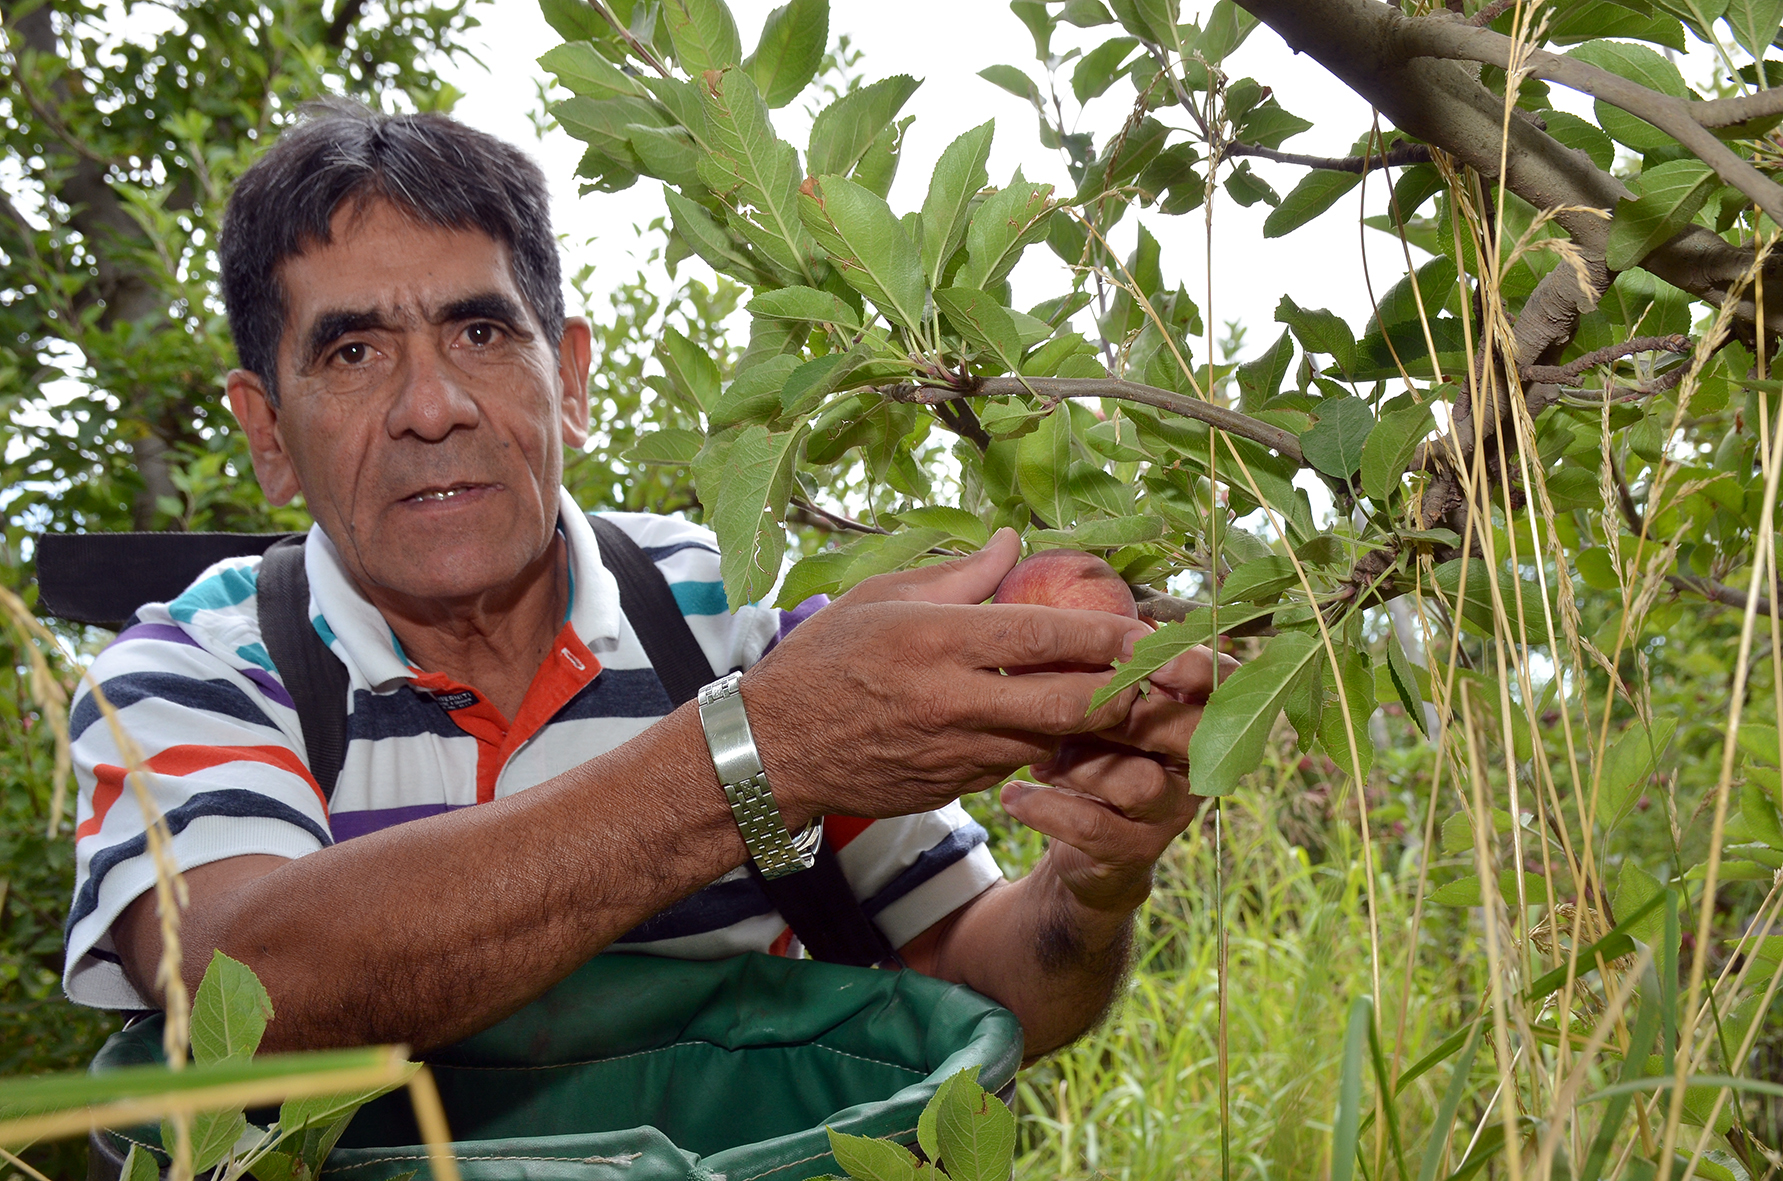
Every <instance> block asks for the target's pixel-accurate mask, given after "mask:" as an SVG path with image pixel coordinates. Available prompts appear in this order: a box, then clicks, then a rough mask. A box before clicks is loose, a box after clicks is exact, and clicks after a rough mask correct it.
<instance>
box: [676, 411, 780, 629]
mask: <svg viewBox="0 0 1783 1181" xmlns="http://www.w3.org/2000/svg"><path fill="white" fill-rule="evenodd" d="M805 433H806V431H805V428H800V429H798V430H792V431H781V432H774V431H770V430H768V428H767V427H765V426H759V425H758V426H748V427H744V428H743V429H742V430H741V431H740V432H739V433H738V434H737V436H736V438H735V439H734V440H733V441H731V442H730V444H729V445H728V446H726V447H723V448H722V449H719V448H714V447H713V446H712V444H711V442H710V441H708V443H707V448H706V450H705V451H704V452H702V453H701V458H700V459H699V460H698V461H696V463H695V464H694V481H695V486H696V488H697V489H698V491H699V496H700V502H701V503H702V504H704V505H706V506H707V513H708V514H709V515H708V517H707V520H708V521H710V522H711V524H712V527H713V529H714V530H715V531H716V532H717V534H718V548H719V552H720V553H721V554H723V557H722V558H721V559H720V561H719V571H720V573H721V574H722V575H723V577H724V590H725V595H726V596H727V598H728V600H729V602H730V609H731V610H732V611H736V610H737V609H738V608H740V607H742V606H744V605H745V604H747V603H753V602H758V601H760V600H762V599H764V598H766V597H767V594H768V592H769V591H770V590H772V589H773V587H774V583H775V582H776V581H777V580H778V579H779V577H780V559H781V558H782V557H784V556H785V554H786V529H785V528H784V527H783V526H782V525H781V521H782V520H784V519H785V516H786V502H787V498H788V497H789V496H791V494H792V473H793V459H794V457H795V456H796V455H797V454H798V449H799V445H800V444H801V443H803V442H804V438H805Z"/></svg>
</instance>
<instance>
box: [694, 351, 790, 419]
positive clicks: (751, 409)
mask: <svg viewBox="0 0 1783 1181" xmlns="http://www.w3.org/2000/svg"><path fill="white" fill-rule="evenodd" d="M799 364H800V361H799V358H798V357H796V356H793V355H791V354H787V353H782V354H781V355H779V356H777V357H770V358H768V359H767V360H766V361H761V362H758V363H757V364H755V365H752V366H750V367H749V368H748V369H746V370H744V371H743V372H742V373H739V374H737V376H736V378H735V379H734V380H733V381H732V382H731V383H730V385H729V386H727V387H726V388H725V391H724V393H723V394H721V395H719V398H718V401H717V403H716V404H715V405H714V406H713V407H712V410H711V413H709V414H708V415H707V416H706V426H707V429H708V430H711V431H722V430H725V429H727V428H729V427H733V426H744V425H748V424H750V423H761V424H763V425H767V424H769V423H776V422H778V421H779V419H780V418H781V416H782V413H783V410H784V407H783V405H782V403H781V400H780V394H781V391H782V390H784V389H785V388H786V383H787V381H788V379H790V378H791V377H792V375H793V371H794V370H795V369H797V368H798V367H799Z"/></svg>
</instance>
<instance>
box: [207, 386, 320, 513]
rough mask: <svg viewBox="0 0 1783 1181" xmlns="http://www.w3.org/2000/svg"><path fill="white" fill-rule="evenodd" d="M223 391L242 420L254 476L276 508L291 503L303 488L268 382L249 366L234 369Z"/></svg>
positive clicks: (238, 417)
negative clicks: (287, 449) (286, 448)
mask: <svg viewBox="0 0 1783 1181" xmlns="http://www.w3.org/2000/svg"><path fill="white" fill-rule="evenodd" d="M224 394H225V395H226V396H227V397H228V399H229V409H230V410H232V411H234V412H235V421H237V422H239V423H241V429H242V433H243V434H245V435H246V436H247V437H248V454H249V455H250V456H252V457H253V460H254V477H255V478H256V479H258V480H259V481H260V491H262V492H264V493H265V494H266V499H267V500H268V501H269V502H270V503H271V504H272V505H273V507H275V508H276V507H278V506H280V505H285V504H290V503H291V499H292V498H293V497H294V496H296V495H297V494H298V493H299V492H301V491H302V489H301V488H300V487H298V484H297V469H296V468H295V467H293V466H292V464H291V456H290V454H289V453H288V452H287V451H286V450H285V444H284V442H283V440H281V439H280V438H279V431H278V425H279V411H278V407H276V406H274V405H273V404H272V399H270V398H268V397H267V396H266V386H265V385H264V384H263V383H262V382H261V380H260V378H259V377H258V376H257V375H255V374H253V373H249V372H248V371H247V370H246V369H231V370H230V371H229V377H228V379H227V381H226V382H225V384H224Z"/></svg>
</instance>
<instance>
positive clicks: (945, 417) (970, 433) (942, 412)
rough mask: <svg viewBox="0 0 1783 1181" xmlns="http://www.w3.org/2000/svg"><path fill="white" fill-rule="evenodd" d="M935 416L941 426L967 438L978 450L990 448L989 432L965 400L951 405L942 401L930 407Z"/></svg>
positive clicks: (982, 450)
mask: <svg viewBox="0 0 1783 1181" xmlns="http://www.w3.org/2000/svg"><path fill="white" fill-rule="evenodd" d="M931 409H932V410H934V412H935V417H936V418H939V419H940V420H941V423H942V425H943V426H945V427H946V428H947V429H948V430H950V431H952V432H953V433H954V434H956V435H958V436H959V437H960V438H962V439H969V440H971V441H972V443H973V445H974V446H976V447H977V448H978V450H979V451H981V452H984V451H989V450H990V449H991V436H990V432H989V431H987V430H985V429H984V426H983V424H982V423H980V422H979V421H978V415H977V413H976V412H974V411H973V409H972V407H971V405H970V404H968V403H966V402H955V403H953V404H951V405H949V404H947V403H945V402H943V403H938V404H937V405H935V406H933V407H931Z"/></svg>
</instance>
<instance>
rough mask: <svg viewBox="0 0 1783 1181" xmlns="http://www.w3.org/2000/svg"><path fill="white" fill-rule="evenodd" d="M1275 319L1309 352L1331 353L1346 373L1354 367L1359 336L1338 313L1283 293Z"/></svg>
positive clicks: (1329, 354)
mask: <svg viewBox="0 0 1783 1181" xmlns="http://www.w3.org/2000/svg"><path fill="white" fill-rule="evenodd" d="M1275 319H1276V323H1278V324H1286V325H1287V326H1288V327H1289V328H1290V329H1291V330H1292V331H1293V333H1294V339H1295V340H1298V341H1299V342H1300V347H1301V348H1303V349H1305V350H1306V351H1307V352H1309V353H1323V354H1325V355H1326V356H1329V357H1330V358H1331V359H1332V360H1333V361H1336V362H1337V367H1338V368H1339V369H1340V370H1342V371H1344V372H1345V373H1348V372H1350V371H1351V370H1353V369H1355V367H1356V338H1355V337H1354V336H1351V335H1350V326H1349V325H1348V324H1345V323H1344V322H1343V320H1342V319H1341V318H1339V317H1338V316H1337V314H1336V313H1334V312H1328V311H1326V310H1325V309H1324V308H1317V309H1307V308H1303V307H1301V306H1300V305H1299V304H1296V303H1295V302H1294V301H1293V300H1292V299H1291V298H1289V297H1288V296H1286V295H1284V296H1282V299H1281V303H1279V304H1277V305H1276V308H1275ZM1350 470H1351V471H1354V470H1355V469H1354V468H1351V469H1350ZM1344 474H1345V475H1348V474H1349V473H1348V472H1346V473H1344Z"/></svg>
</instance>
